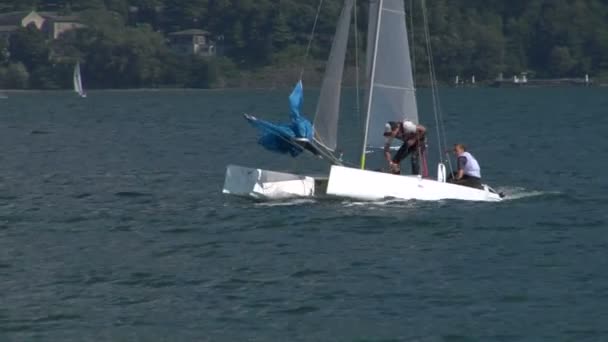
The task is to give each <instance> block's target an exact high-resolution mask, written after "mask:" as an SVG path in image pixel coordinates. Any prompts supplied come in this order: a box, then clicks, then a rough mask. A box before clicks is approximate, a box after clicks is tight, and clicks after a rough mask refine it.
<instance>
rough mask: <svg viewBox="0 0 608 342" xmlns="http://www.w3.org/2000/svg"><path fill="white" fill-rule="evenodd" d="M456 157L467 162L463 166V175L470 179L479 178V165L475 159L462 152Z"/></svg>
mask: <svg viewBox="0 0 608 342" xmlns="http://www.w3.org/2000/svg"><path fill="white" fill-rule="evenodd" d="M458 157H465V158H466V159H467V162H466V163H465V164H464V170H463V171H464V174H465V175H467V176H470V177H477V178H481V168H480V167H479V163H478V162H477V159H475V157H473V155H472V154H470V153H469V152H462V153H461V154H459V155H458Z"/></svg>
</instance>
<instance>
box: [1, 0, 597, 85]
mask: <svg viewBox="0 0 608 342" xmlns="http://www.w3.org/2000/svg"><path fill="white" fill-rule="evenodd" d="M404 1H405V4H406V8H407V9H410V8H411V9H412V14H413V16H412V17H413V26H414V28H415V29H414V32H413V41H414V43H413V44H414V50H413V51H414V54H415V59H416V61H417V63H416V69H417V70H416V71H417V72H416V74H417V75H419V76H420V77H422V75H425V74H426V70H425V68H426V66H427V64H426V63H422V62H421V61H424V60H425V59H426V55H425V48H424V41H423V30H422V19H421V6H420V1H421V0H404ZM426 2H427V6H428V11H429V14H428V17H429V25H430V32H431V37H432V46H433V51H434V60H435V66H436V69H437V76H438V78H439V79H440V80H442V81H448V80H451V79H453V77H454V76H455V75H461V77H470V76H471V75H475V76H476V78H477V79H478V80H489V79H494V78H495V77H496V76H497V75H498V74H499V73H504V74H505V76H509V75H512V74H519V73H521V72H528V73H529V74H530V75H531V76H532V77H565V76H577V77H580V76H582V75H584V74H585V73H588V74H590V75H591V76H592V77H595V78H596V79H597V78H606V77H608V0H426ZM357 3H358V11H357V12H358V17H359V21H358V26H359V27H358V30H359V32H360V35H359V37H360V42H361V44H360V48H361V49H364V48H365V46H364V44H363V43H364V42H365V39H364V38H363V37H364V34H365V32H366V17H367V6H368V1H363V0H358V1H357ZM318 4H319V0H0V13H4V12H10V11H20V10H32V9H35V10H37V11H54V12H57V13H61V14H66V15H67V14H71V13H78V14H79V15H80V16H81V17H82V19H83V23H84V24H86V25H87V27H86V28H85V29H81V30H78V31H72V32H68V33H66V34H64V35H63V36H61V37H60V38H59V39H58V40H49V39H48V38H46V37H45V36H44V35H43V34H42V33H40V32H36V30H35V29H31V28H22V29H20V30H19V31H18V32H17V33H16V34H14V35H13V36H11V38H10V40H9V42H8V45H9V46H8V48H7V49H5V46H0V51H1V50H5V51H6V52H8V53H2V54H0V65H1V67H0V79H2V78H3V77H4V79H5V80H8V81H10V82H9V84H4V85H0V86H4V87H9V86H10V87H37V88H57V87H67V86H69V82H70V75H71V74H70V73H71V71H70V70H71V66H72V65H73V64H74V62H75V61H76V60H80V61H81V62H82V65H83V73H84V74H85V75H86V81H87V82H88V83H89V85H91V86H93V87H156V86H189V87H212V86H221V85H237V84H239V80H241V81H242V79H243V78H251V79H254V82H252V83H253V84H255V79H256V77H255V75H256V71H258V74H261V73H262V72H260V71H259V70H260V68H263V67H266V69H264V70H265V71H264V73H272V72H273V71H274V72H277V73H280V72H281V70H282V69H281V67H282V66H294V65H298V64H300V63H302V56H303V55H304V51H305V49H306V44H307V42H308V37H309V35H310V31H311V28H312V24H313V21H314V18H315V14H316V10H317V6H318ZM341 5H342V1H341V0H324V2H323V7H322V10H321V16H320V18H319V22H318V24H317V30H316V31H317V32H316V36H315V39H314V41H313V45H312V49H311V60H310V61H311V62H314V61H315V60H316V61H323V60H324V59H325V58H326V57H327V54H328V50H329V48H330V45H331V37H332V35H333V32H334V30H335V21H336V19H337V16H338V15H339V12H340V8H341ZM186 29H203V30H206V31H208V32H210V34H211V36H212V37H213V38H214V39H215V41H216V44H217V45H218V46H221V48H222V49H221V51H222V54H223V56H224V57H222V58H201V57H194V56H183V55H178V54H175V53H174V52H172V51H171V49H169V48H168V46H167V34H168V33H170V32H174V31H180V30H186ZM411 33H412V32H411ZM0 44H6V43H3V42H0ZM351 46H353V44H351ZM349 54H350V55H349V57H348V58H349V63H351V64H352V63H353V61H354V53H353V50H352V49H351V50H350V52H349ZM362 56H363V54H362ZM313 64H314V63H313ZM314 65H315V67H313V69H312V70H316V71H319V70H322V68H320V67H319V64H314ZM269 66H271V68H268V67H269ZM7 75H8V76H7ZM291 81H293V80H291ZM6 82H7V81H5V83H6ZM231 82H232V83H231Z"/></svg>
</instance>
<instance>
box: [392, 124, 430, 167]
mask: <svg viewBox="0 0 608 342" xmlns="http://www.w3.org/2000/svg"><path fill="white" fill-rule="evenodd" d="M384 136H385V137H386V142H385V144H384V156H385V158H386V161H387V162H388V165H389V169H390V170H391V172H392V173H394V174H400V173H401V167H400V166H399V164H400V163H401V161H402V160H403V159H405V158H406V157H407V156H408V155H410V154H411V156H412V157H411V161H412V174H414V175H418V174H420V159H421V156H420V155H421V154H422V153H423V152H424V150H425V148H426V128H425V127H424V126H422V125H416V124H415V123H413V122H411V121H409V120H404V121H401V122H395V121H389V122H387V123H386V125H385V129H384ZM393 139H399V140H401V141H403V144H402V145H401V147H400V148H399V150H398V151H397V153H395V156H394V157H391V150H390V148H391V143H392V142H393Z"/></svg>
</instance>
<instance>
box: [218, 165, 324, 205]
mask: <svg viewBox="0 0 608 342" xmlns="http://www.w3.org/2000/svg"><path fill="white" fill-rule="evenodd" d="M222 192H223V193H225V194H230V195H236V196H244V197H252V198H256V199H266V200H276V199H285V198H297V197H314V196H315V179H314V178H313V177H309V176H302V175H296V174H291V173H284V172H276V171H269V170H263V169H254V168H248V167H242V166H237V165H228V167H227V168H226V178H225V179H224V189H223V190H222Z"/></svg>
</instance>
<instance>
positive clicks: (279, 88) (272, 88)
mask: <svg viewBox="0 0 608 342" xmlns="http://www.w3.org/2000/svg"><path fill="white" fill-rule="evenodd" d="M294 85H295V82H294ZM604 87H608V83H599V84H593V85H587V86H581V85H567V84H564V85H524V86H502V87H496V86H492V85H475V86H467V85H459V86H449V85H440V86H439V89H537V88H604ZM292 88H293V85H289V86H287V85H285V86H269V87H221V88H175V87H173V88H171V87H168V88H99V89H94V88H93V89H87V90H86V91H87V93H100V92H220V91H245V90H248V91H284V90H291V89H292ZM306 88H308V89H320V88H321V87H320V86H317V85H315V86H307V87H306ZM342 89H355V87H354V86H344V87H342ZM361 89H364V88H363V87H361ZM416 89H429V87H425V86H420V87H416ZM73 91H74V90H72V89H0V94H8V93H17V94H18V93H64V92H73Z"/></svg>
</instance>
